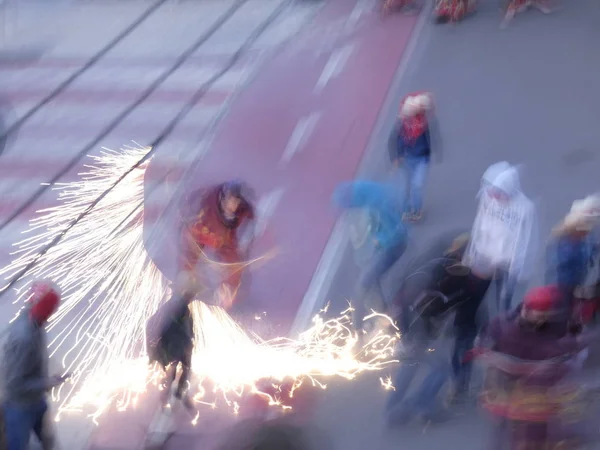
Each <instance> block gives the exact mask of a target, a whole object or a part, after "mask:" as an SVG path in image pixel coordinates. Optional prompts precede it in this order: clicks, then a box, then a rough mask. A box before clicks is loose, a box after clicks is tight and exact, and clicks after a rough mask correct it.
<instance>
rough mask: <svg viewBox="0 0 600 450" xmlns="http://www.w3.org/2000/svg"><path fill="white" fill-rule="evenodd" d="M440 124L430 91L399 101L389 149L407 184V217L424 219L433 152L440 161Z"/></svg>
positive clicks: (392, 159) (393, 162) (401, 176)
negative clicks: (425, 192) (423, 212)
mask: <svg viewBox="0 0 600 450" xmlns="http://www.w3.org/2000/svg"><path fill="white" fill-rule="evenodd" d="M439 135H440V133H439V127H438V124H437V121H436V118H435V115H434V114H433V98H432V95H431V93H428V92H419V93H415V94H411V95H409V96H408V97H406V98H405V99H404V100H403V102H402V104H401V105H400V112H399V115H398V121H397V122H396V125H395V127H394V129H393V130H392V133H391V134H390V138H389V141H388V151H389V154H390V159H391V162H392V164H393V166H394V167H400V166H402V169H403V170H402V171H399V172H398V175H399V177H400V178H404V181H405V182H406V185H407V193H408V205H407V207H406V211H404V218H405V219H406V220H409V221H418V220H420V219H421V216H422V210H423V191H424V189H425V183H426V181H427V175H428V173H429V164H430V160H431V156H432V155H433V154H435V155H436V156H437V157H438V160H440V161H441V140H440V138H439Z"/></svg>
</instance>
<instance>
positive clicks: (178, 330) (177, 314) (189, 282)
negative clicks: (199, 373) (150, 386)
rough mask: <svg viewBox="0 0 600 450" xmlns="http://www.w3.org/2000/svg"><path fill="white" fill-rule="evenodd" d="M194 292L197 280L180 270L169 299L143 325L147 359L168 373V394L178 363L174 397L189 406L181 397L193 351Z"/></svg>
mask: <svg viewBox="0 0 600 450" xmlns="http://www.w3.org/2000/svg"><path fill="white" fill-rule="evenodd" d="M196 292H197V284H196V281H195V280H194V279H193V278H192V277H191V276H190V275H189V273H187V272H182V273H181V274H180V275H179V277H178V280H177V281H176V283H175V285H174V292H173V296H172V297H171V299H169V300H168V301H167V302H166V303H165V304H163V305H162V306H161V307H160V308H159V309H158V311H156V313H154V314H153V315H152V316H151V317H150V319H148V323H147V325H146V349H147V352H148V358H149V362H150V363H151V364H152V363H155V362H156V363H158V364H159V365H160V366H161V367H162V368H163V370H164V371H165V372H167V388H166V389H165V391H164V392H165V394H166V396H167V398H166V399H164V400H165V403H167V401H168V396H169V395H170V390H171V386H172V384H173V382H174V381H175V378H176V377H177V367H178V366H179V364H181V369H182V371H181V376H180V377H179V383H178V385H177V389H176V392H175V398H177V399H180V400H182V401H183V403H184V405H185V406H186V407H187V408H188V409H191V408H192V406H191V402H190V400H189V398H188V397H187V396H184V394H185V391H186V389H187V382H188V379H189V376H190V372H191V367H192V353H193V350H194V321H193V318H192V314H191V311H190V303H191V302H192V301H193V300H194V298H195V296H196Z"/></svg>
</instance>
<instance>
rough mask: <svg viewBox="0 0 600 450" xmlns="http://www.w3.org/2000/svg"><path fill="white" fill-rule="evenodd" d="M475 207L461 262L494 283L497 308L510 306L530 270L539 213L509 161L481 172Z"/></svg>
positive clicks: (504, 308) (503, 308) (477, 275)
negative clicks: (465, 250) (468, 241)
mask: <svg viewBox="0 0 600 450" xmlns="http://www.w3.org/2000/svg"><path fill="white" fill-rule="evenodd" d="M478 197H479V205H478V209H477V215H476V217H475V222H474V223H473V228H472V231H471V241H470V245H469V248H468V249H467V252H466V253H465V259H464V264H465V265H467V266H468V267H470V268H471V271H472V273H473V275H474V276H476V277H477V278H479V279H481V280H490V282H491V281H492V280H495V281H496V293H497V294H496V301H497V305H496V306H497V312H504V311H507V310H509V309H510V308H511V305H512V297H513V293H514V291H515V288H516V286H517V284H520V283H526V282H527V281H528V280H529V278H530V277H531V274H532V268H533V258H534V257H535V243H536V241H537V213H536V208H535V206H534V204H533V202H532V201H531V200H530V199H529V198H527V196H525V194H523V192H522V191H521V185H520V179H519V170H518V168H517V167H515V166H513V165H511V164H509V163H507V162H506V161H503V162H499V163H496V164H493V165H492V166H490V167H489V168H488V169H487V170H486V172H485V173H484V175H483V178H482V186H481V190H480V192H479V196H478Z"/></svg>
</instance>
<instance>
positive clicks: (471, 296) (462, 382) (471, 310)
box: [452, 274, 492, 392]
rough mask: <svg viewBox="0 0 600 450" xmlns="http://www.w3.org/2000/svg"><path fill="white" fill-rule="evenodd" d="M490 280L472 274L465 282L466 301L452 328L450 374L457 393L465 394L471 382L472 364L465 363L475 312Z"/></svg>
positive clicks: (473, 332) (473, 334)
mask: <svg viewBox="0 0 600 450" xmlns="http://www.w3.org/2000/svg"><path fill="white" fill-rule="evenodd" d="M491 282H492V280H490V279H485V278H479V277H477V276H475V275H473V274H470V275H469V278H468V280H467V288H466V289H467V296H466V300H465V301H464V302H463V303H461V304H460V306H459V307H458V309H457V311H456V318H455V321H454V328H455V333H456V339H455V343H454V351H453V354H452V372H453V374H454V380H455V382H456V387H457V389H458V391H463V392H466V391H467V390H468V388H469V383H470V381H471V369H472V364H471V363H470V362H466V361H465V356H466V355H467V353H468V352H469V351H470V350H472V349H473V343H474V342H475V338H476V337H477V333H478V331H479V326H478V324H477V311H478V310H479V306H480V305H481V302H483V299H484V298H485V295H486V293H487V291H488V289H489V287H490V284H491Z"/></svg>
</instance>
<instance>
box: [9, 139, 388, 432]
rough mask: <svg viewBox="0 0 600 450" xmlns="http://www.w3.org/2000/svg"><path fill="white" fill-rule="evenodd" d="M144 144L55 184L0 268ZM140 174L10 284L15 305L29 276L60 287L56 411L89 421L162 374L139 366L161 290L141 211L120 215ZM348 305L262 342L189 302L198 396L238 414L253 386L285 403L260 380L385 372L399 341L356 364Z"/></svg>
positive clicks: (140, 192)
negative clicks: (290, 334) (53, 198)
mask: <svg viewBox="0 0 600 450" xmlns="http://www.w3.org/2000/svg"><path fill="white" fill-rule="evenodd" d="M149 150H150V149H149V148H132V147H127V148H124V149H122V150H121V151H119V152H116V151H111V150H104V151H103V152H102V153H101V155H100V156H92V157H90V158H92V160H93V164H91V165H89V166H86V172H85V173H82V174H80V180H79V181H76V182H72V183H65V184H60V185H56V186H55V187H54V190H56V191H57V192H58V199H59V206H56V207H53V208H48V209H45V210H42V211H39V212H38V214H39V216H38V217H37V218H35V219H33V220H32V221H31V222H30V227H29V229H28V230H27V231H26V232H25V233H24V236H25V237H24V239H23V240H21V241H20V242H18V243H16V244H14V245H15V251H14V252H13V253H12V255H14V260H13V262H12V263H11V264H10V265H9V266H7V267H5V268H4V269H2V270H1V271H0V274H2V275H3V276H5V277H6V278H10V277H11V276H13V275H14V274H17V273H19V272H20V271H21V270H22V269H23V268H24V267H26V266H27V265H28V264H29V263H30V262H31V261H32V260H33V259H35V258H36V256H37V254H38V253H39V251H40V250H41V249H43V248H44V247H45V246H46V245H47V244H48V243H49V242H51V241H52V239H54V237H55V236H56V234H57V233H60V232H61V231H62V230H64V229H65V228H66V227H67V226H68V225H69V224H70V223H71V222H72V221H73V220H74V219H75V218H76V217H78V216H79V215H80V214H81V213H82V212H83V211H84V210H86V208H87V207H88V206H89V205H90V203H92V202H93V201H94V200H95V199H96V198H97V197H98V196H99V195H100V194H102V192H104V191H105V190H106V189H107V188H108V187H109V186H111V185H112V184H113V183H114V182H115V181H116V180H117V179H118V178H119V177H120V176H121V174H122V173H124V172H126V171H127V170H128V169H129V168H130V167H131V166H133V165H134V164H135V163H136V162H137V161H138V160H139V159H141V158H142V157H143V156H144V155H145V154H147V152H148V151H149ZM144 172H145V167H141V168H140V169H139V170H136V171H134V172H132V173H131V174H130V175H129V176H127V177H126V178H125V179H124V180H123V181H122V182H121V183H120V184H118V185H117V187H116V188H115V189H114V190H113V191H112V192H111V193H110V194H109V195H108V196H106V197H105V198H104V199H103V201H102V202H101V203H99V204H98V206H97V207H96V208H95V209H93V210H92V211H91V213H90V214H88V215H87V216H86V217H85V218H84V219H82V220H81V221H80V222H79V223H78V224H77V225H76V226H75V227H73V228H72V229H71V231H70V232H69V233H68V234H67V235H66V236H65V237H64V239H63V240H62V241H61V242H60V243H59V244H58V245H56V246H55V247H53V248H51V249H50V250H49V251H48V252H47V254H46V255H44V256H43V257H42V259H41V260H40V261H39V263H38V264H37V265H36V266H35V267H34V268H33V269H32V270H31V272H30V273H29V274H28V275H27V278H26V279H25V280H23V283H22V284H21V285H20V286H19V288H17V289H16V301H15V303H21V304H22V303H23V302H24V301H25V300H26V298H25V297H26V295H27V291H28V288H29V285H30V283H31V281H32V280H34V279H36V278H48V279H52V280H53V281H54V282H56V283H57V284H58V285H59V286H60V287H61V289H62V292H63V299H62V303H61V306H60V309H59V311H58V312H57V314H56V315H55V316H54V317H53V318H52V321H51V322H50V324H49V327H48V328H49V331H50V332H51V335H52V339H51V341H50V343H49V348H50V352H51V355H52V357H53V358H54V359H58V358H60V362H61V364H62V367H63V369H64V372H70V373H72V378H71V380H70V382H69V383H68V384H66V385H64V386H62V387H61V388H60V389H58V390H56V391H55V392H53V397H54V399H55V400H57V401H58V404H59V408H58V414H59V415H60V414H61V413H65V412H85V413H86V414H89V416H90V417H92V418H93V419H94V420H95V421H96V420H97V419H98V418H99V417H100V416H101V415H102V414H103V413H105V412H106V411H107V410H108V409H109V408H110V407H111V406H113V405H115V406H116V407H117V408H118V409H121V410H124V409H127V408H130V407H134V406H135V405H136V404H137V402H138V401H139V399H140V396H142V395H143V394H144V393H145V392H146V391H147V390H148V389H149V388H153V387H154V386H158V385H159V384H160V381H161V378H162V377H161V372H160V371H159V370H157V369H156V368H154V367H150V366H149V365H148V362H147V356H146V354H145V346H144V345H143V342H144V331H145V325H146V321H147V320H148V318H149V317H150V316H151V315H152V314H153V313H154V312H155V311H156V310H157V309H158V307H159V306H160V305H161V304H162V303H163V302H164V301H165V300H166V299H167V298H168V296H169V295H170V288H169V283H168V280H166V279H165V278H164V277H163V275H162V274H161V272H160V271H159V270H158V269H157V267H156V266H155V265H154V263H153V262H152V260H151V259H150V257H149V256H148V254H147V252H146V249H145V247H144V240H143V231H144V230H143V222H144V220H143V219H144V218H143V211H142V210H140V212H139V213H138V214H135V215H133V216H131V217H129V216H130V214H131V211H132V210H134V209H135V208H136V206H137V205H138V204H139V203H140V202H141V201H143V199H144ZM128 217H129V218H128ZM125 218H128V220H124V219H125ZM349 311H350V310H348V311H346V312H344V313H342V315H341V316H340V317H339V318H337V319H332V320H327V321H326V320H324V319H322V318H321V317H319V316H316V317H315V318H314V319H313V324H312V327H311V328H310V329H309V330H307V331H306V332H304V333H303V334H302V335H301V336H300V337H299V338H298V339H296V340H291V339H287V338H277V339H271V340H268V341H267V340H263V339H261V338H260V337H259V336H257V335H255V334H253V333H251V332H249V331H247V330H245V329H243V328H242V326H241V325H239V324H238V323H236V322H235V321H234V320H233V319H232V318H231V317H230V316H229V315H228V314H227V313H226V312H225V311H224V310H223V309H221V308H219V307H218V306H210V305H207V304H204V303H201V302H195V303H193V306H192V312H193V316H194V324H195V330H194V331H195V350H194V355H193V360H192V369H193V375H194V376H193V382H192V393H195V397H194V398H195V400H196V401H197V402H198V403H200V404H207V405H211V406H216V405H217V404H222V405H225V406H227V407H229V408H231V409H232V410H233V411H237V409H238V408H239V401H240V399H241V398H242V396H243V395H245V394H247V393H252V394H255V395H260V396H263V397H264V398H265V399H267V400H268V402H269V404H271V405H274V406H278V407H283V408H286V407H287V405H285V404H284V403H283V402H282V400H281V399H279V398H275V397H274V396H272V395H271V394H268V393H267V392H265V391H263V390H262V389H261V386H264V384H265V383H264V382H265V380H267V381H268V382H269V385H272V384H273V383H282V382H286V383H288V384H289V383H291V384H292V385H293V387H297V386H299V385H300V384H302V383H304V382H306V381H308V382H310V383H312V384H313V385H315V386H319V387H323V388H324V387H325V382H324V380H325V379H327V378H329V377H333V376H338V377H344V378H347V379H352V378H354V377H355V376H356V375H357V374H358V373H361V372H364V371H375V370H380V369H382V368H383V367H385V366H386V365H387V364H389V363H390V362H392V361H391V358H392V355H393V349H394V345H395V342H396V340H397V337H396V336H390V335H386V334H384V333H379V334H376V335H375V336H374V337H373V338H372V339H371V341H370V342H369V343H368V344H367V345H366V346H365V348H363V349H362V352H361V358H360V360H359V359H357V358H356V357H355V352H354V351H353V349H354V347H355V343H356V336H355V334H354V333H353V332H352V331H351V328H350V317H349ZM209 384H210V386H212V388H211V389H210V392H209V389H206V386H207V385H209ZM292 389H293V388H292Z"/></svg>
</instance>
